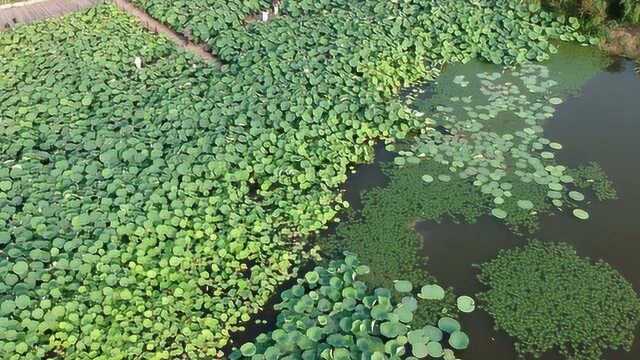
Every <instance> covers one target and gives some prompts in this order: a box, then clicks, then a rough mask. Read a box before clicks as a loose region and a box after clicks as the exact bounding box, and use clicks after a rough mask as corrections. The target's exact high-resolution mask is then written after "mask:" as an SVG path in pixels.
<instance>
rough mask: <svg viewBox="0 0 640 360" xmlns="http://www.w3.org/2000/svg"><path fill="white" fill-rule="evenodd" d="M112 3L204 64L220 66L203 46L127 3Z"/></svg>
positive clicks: (125, 1)
mask: <svg viewBox="0 0 640 360" xmlns="http://www.w3.org/2000/svg"><path fill="white" fill-rule="evenodd" d="M113 3H114V4H115V5H116V6H117V7H118V8H120V9H121V10H123V11H124V12H126V13H127V14H129V15H131V16H133V17H135V18H136V19H138V21H140V23H141V24H142V26H144V27H145V28H146V29H147V30H149V31H151V32H154V33H159V34H162V35H164V36H166V37H167V38H168V39H169V40H171V42H173V43H174V44H176V45H177V46H179V47H181V48H183V49H185V50H186V51H188V52H190V53H192V54H195V55H196V56H198V57H200V58H201V59H203V60H204V61H206V62H209V63H214V64H218V65H221V63H220V61H219V60H218V58H217V57H216V56H215V55H214V54H212V53H210V52H208V51H207V50H206V49H205V48H204V46H202V45H198V44H194V43H192V42H190V41H189V40H188V39H187V38H186V37H184V36H183V35H181V34H178V33H176V32H175V31H173V30H171V29H170V28H169V27H167V26H165V25H164V24H162V23H161V22H159V21H157V20H156V19H154V18H152V17H151V16H149V14H147V13H146V12H144V11H143V10H141V9H139V8H138V7H136V6H135V5H133V4H132V3H130V2H129V1H127V0H113Z"/></svg>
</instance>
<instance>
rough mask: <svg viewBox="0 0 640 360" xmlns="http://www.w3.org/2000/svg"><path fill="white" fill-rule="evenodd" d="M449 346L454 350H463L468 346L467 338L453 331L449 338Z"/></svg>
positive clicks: (465, 335) (461, 333)
mask: <svg viewBox="0 0 640 360" xmlns="http://www.w3.org/2000/svg"><path fill="white" fill-rule="evenodd" d="M449 345H451V347H452V348H454V349H456V350H464V349H466V348H467V347H468V346H469V337H468V336H467V334H465V333H464V332H462V331H454V332H453V333H452V334H451V336H449Z"/></svg>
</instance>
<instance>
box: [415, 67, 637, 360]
mask: <svg viewBox="0 0 640 360" xmlns="http://www.w3.org/2000/svg"><path fill="white" fill-rule="evenodd" d="M633 66H634V65H633V63H632V62H630V61H626V60H617V61H616V63H615V64H614V66H612V67H610V68H609V69H607V71H605V72H602V73H600V74H598V75H597V76H596V77H595V78H593V79H591V80H590V81H589V82H587V84H586V85H585V86H584V88H583V89H582V92H581V93H580V95H579V96H577V97H574V98H570V99H568V100H567V101H566V102H565V103H564V104H562V105H561V106H560V107H559V108H558V112H557V114H556V116H555V118H553V119H552V120H551V121H550V122H549V123H548V125H547V126H546V128H545V135H546V137H547V138H549V139H553V141H558V142H560V143H562V144H563V150H562V151H560V152H559V153H558V160H559V163H562V164H566V165H570V166H576V165H580V164H585V163H587V162H589V161H596V162H598V163H600V165H601V166H602V167H603V169H604V170H605V172H606V173H607V175H608V176H609V177H610V178H611V180H612V181H613V183H614V184H615V187H616V189H617V191H618V196H619V199H618V200H614V201H608V202H598V201H595V202H593V203H591V204H589V205H588V209H589V212H590V214H591V219H590V220H589V221H586V222H582V221H579V220H577V219H575V218H574V217H572V216H570V215H567V214H564V215H556V216H548V217H545V218H543V219H542V223H541V230H540V231H539V232H538V233H536V234H534V235H533V236H531V237H534V238H538V239H540V240H545V241H547V240H550V241H564V242H567V243H569V244H571V245H572V246H574V247H575V248H576V249H577V251H578V253H579V254H580V255H582V256H588V257H590V258H592V259H594V260H595V259H602V260H604V261H606V262H607V263H609V264H611V265H612V266H613V267H614V268H616V269H617V270H618V271H620V273H621V274H622V275H623V276H624V277H625V278H626V279H627V280H629V281H630V282H631V283H632V285H633V287H634V288H635V289H636V291H637V292H640V261H638V254H640V223H639V220H640V215H639V214H640V160H638V158H639V157H640V140H639V139H640V79H638V78H637V76H636V75H635V74H634V69H633ZM416 230H417V231H418V232H419V233H420V234H421V235H422V237H423V239H424V249H425V250H424V252H425V255H428V256H429V263H428V265H427V266H428V268H429V272H430V273H431V274H433V275H434V276H435V277H436V278H438V279H439V280H440V281H441V282H442V283H443V284H447V285H450V286H453V287H454V288H455V290H456V292H457V293H458V294H475V293H477V292H479V291H481V290H483V289H482V285H481V284H480V283H479V282H478V281H477V280H476V279H475V275H476V274H477V270H475V269H473V268H472V267H471V264H479V263H482V262H485V261H487V260H490V259H491V258H493V257H494V256H495V255H496V253H497V252H498V251H499V250H500V249H504V248H510V247H514V246H518V245H522V244H525V243H526V241H527V239H525V238H522V237H517V236H515V235H513V234H512V233H511V232H510V231H509V230H508V229H507V228H506V227H504V226H503V225H502V224H500V223H499V222H498V221H496V220H495V219H493V218H491V217H483V218H481V219H480V220H479V221H478V223H476V224H454V223H451V222H445V223H441V224H437V223H434V222H419V223H417V224H416ZM464 326H465V327H466V328H467V329H468V330H469V333H470V336H471V339H472V341H471V346H470V347H469V349H468V350H467V351H465V352H464V353H462V354H461V356H462V357H463V358H464V359H465V360H488V359H491V360H513V359H516V354H515V352H514V350H513V343H512V340H511V339H509V338H508V337H507V336H506V335H505V334H504V333H502V332H496V331H494V330H493V321H492V320H491V319H490V318H489V316H488V315H487V314H486V313H485V312H483V311H476V312H474V313H473V314H471V315H470V316H466V317H465V318H464ZM639 337H640V334H638V333H636V341H635V342H634V346H633V348H632V351H631V352H625V351H615V352H610V353H608V354H606V355H605V356H604V359H615V360H631V359H634V360H637V359H640V339H639ZM542 359H543V360H555V359H560V357H559V356H558V355H556V354H546V355H545V356H543V357H542Z"/></svg>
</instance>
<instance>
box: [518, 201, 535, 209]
mask: <svg viewBox="0 0 640 360" xmlns="http://www.w3.org/2000/svg"><path fill="white" fill-rule="evenodd" d="M517 204H518V207H519V208H521V209H522V210H531V209H533V203H532V202H531V201H530V200H518V201H517Z"/></svg>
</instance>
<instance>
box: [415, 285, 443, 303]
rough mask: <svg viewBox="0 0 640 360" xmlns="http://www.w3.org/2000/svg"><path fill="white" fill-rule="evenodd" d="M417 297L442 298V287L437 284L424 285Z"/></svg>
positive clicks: (427, 298)
mask: <svg viewBox="0 0 640 360" xmlns="http://www.w3.org/2000/svg"><path fill="white" fill-rule="evenodd" d="M418 297H419V298H421V299H426V300H442V299H444V289H443V288H442V287H441V286H440V285H437V284H433V285H425V286H423V287H422V289H421V290H420V294H418Z"/></svg>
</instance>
